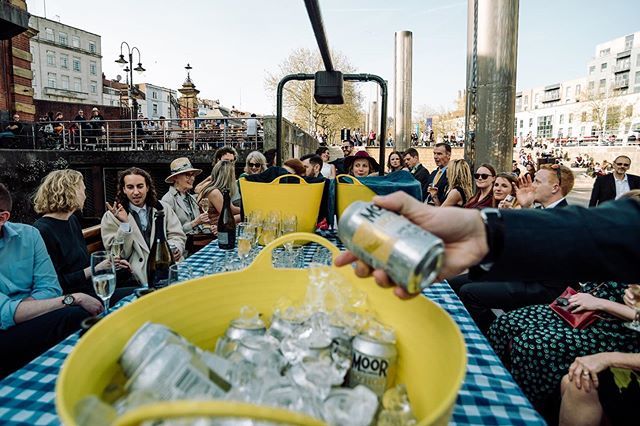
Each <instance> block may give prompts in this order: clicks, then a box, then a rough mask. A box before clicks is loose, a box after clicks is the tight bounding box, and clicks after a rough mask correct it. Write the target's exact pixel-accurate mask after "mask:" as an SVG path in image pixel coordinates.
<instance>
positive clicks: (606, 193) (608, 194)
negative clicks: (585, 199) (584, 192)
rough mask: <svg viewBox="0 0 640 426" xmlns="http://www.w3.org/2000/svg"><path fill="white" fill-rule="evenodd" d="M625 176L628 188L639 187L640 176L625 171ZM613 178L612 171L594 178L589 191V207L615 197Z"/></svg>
mask: <svg viewBox="0 0 640 426" xmlns="http://www.w3.org/2000/svg"><path fill="white" fill-rule="evenodd" d="M627 178H628V179H629V189H638V188H640V176H636V175H630V174H629V173H627ZM614 179H615V178H614V177H613V173H609V174H608V175H604V176H598V177H597V178H596V181H595V182H594V183H593V190H592V191H591V199H590V200H589V207H595V206H597V205H598V204H602V203H604V202H605V201H609V200H614V199H615V198H616V183H615V181H614Z"/></svg>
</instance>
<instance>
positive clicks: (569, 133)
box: [567, 127, 573, 138]
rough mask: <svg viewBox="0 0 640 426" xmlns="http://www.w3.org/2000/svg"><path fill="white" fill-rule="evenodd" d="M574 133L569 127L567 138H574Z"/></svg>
mask: <svg viewBox="0 0 640 426" xmlns="http://www.w3.org/2000/svg"><path fill="white" fill-rule="evenodd" d="M572 132H573V128H572V127H569V128H568V129H567V137H568V138H570V137H571V136H573V135H572V134H571V133H572Z"/></svg>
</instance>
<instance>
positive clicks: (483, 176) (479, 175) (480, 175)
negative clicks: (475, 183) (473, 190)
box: [473, 173, 493, 179]
mask: <svg viewBox="0 0 640 426" xmlns="http://www.w3.org/2000/svg"><path fill="white" fill-rule="evenodd" d="M489 176H491V177H493V175H489V174H486V173H474V174H473V177H474V178H476V179H489Z"/></svg>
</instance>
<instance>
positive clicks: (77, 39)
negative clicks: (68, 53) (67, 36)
mask: <svg viewBox="0 0 640 426" xmlns="http://www.w3.org/2000/svg"><path fill="white" fill-rule="evenodd" d="M71 46H73V47H76V48H78V49H79V48H80V37H76V36H71Z"/></svg>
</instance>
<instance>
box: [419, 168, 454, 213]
mask: <svg viewBox="0 0 640 426" xmlns="http://www.w3.org/2000/svg"><path fill="white" fill-rule="evenodd" d="M437 173H438V168H437V167H436V168H435V169H434V170H433V171H432V172H431V174H430V175H429V180H428V181H427V186H429V185H431V184H432V183H433V180H434V179H435V178H436V174H437ZM436 186H437V187H438V199H439V200H440V201H444V200H445V198H447V191H448V190H449V179H447V170H446V169H445V171H444V174H443V175H442V176H440V179H439V180H438V184H437V185H436ZM425 200H426V201H427V203H429V204H433V200H432V199H431V196H430V195H429V193H428V192H427V195H425Z"/></svg>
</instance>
